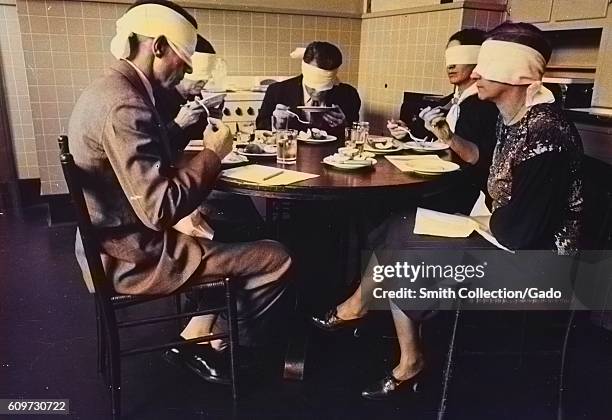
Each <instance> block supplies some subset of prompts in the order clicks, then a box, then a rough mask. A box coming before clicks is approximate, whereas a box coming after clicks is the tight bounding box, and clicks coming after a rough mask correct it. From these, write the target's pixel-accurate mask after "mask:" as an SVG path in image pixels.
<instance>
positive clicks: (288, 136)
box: [276, 130, 298, 165]
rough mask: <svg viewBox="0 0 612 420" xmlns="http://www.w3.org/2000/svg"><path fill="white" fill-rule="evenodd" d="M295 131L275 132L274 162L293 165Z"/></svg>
mask: <svg viewBox="0 0 612 420" xmlns="http://www.w3.org/2000/svg"><path fill="white" fill-rule="evenodd" d="M297 134H298V132H297V130H278V131H277V132H276V162H277V163H282V164H289V165H290V164H294V163H295V162H296V161H297Z"/></svg>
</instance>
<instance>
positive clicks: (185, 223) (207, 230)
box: [172, 209, 215, 239]
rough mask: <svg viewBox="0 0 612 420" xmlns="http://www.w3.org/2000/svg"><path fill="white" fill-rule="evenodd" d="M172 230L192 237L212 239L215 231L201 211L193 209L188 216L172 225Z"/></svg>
mask: <svg viewBox="0 0 612 420" xmlns="http://www.w3.org/2000/svg"><path fill="white" fill-rule="evenodd" d="M172 228H173V229H174V230H177V231H179V232H181V233H184V234H185V235H189V236H193V237H194V238H205V239H212V238H213V237H214V236H215V231H214V230H213V228H212V227H210V225H209V224H208V223H206V220H204V217H202V213H200V212H199V211H198V209H195V210H194V211H193V212H192V213H191V214H189V215H188V216H185V217H183V218H182V219H181V220H179V222H178V223H177V224H176V225H174V226H172Z"/></svg>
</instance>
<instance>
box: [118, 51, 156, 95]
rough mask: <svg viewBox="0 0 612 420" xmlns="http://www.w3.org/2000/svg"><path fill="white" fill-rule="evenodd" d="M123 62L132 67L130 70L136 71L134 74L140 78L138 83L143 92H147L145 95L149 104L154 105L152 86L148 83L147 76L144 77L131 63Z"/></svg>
mask: <svg viewBox="0 0 612 420" xmlns="http://www.w3.org/2000/svg"><path fill="white" fill-rule="evenodd" d="M123 61H125V62H126V63H128V64H129V65H130V66H132V68H133V69H134V70H136V74H138V77H140V81H141V82H142V84H143V85H144V87H145V90H146V91H147V94H148V95H149V98H150V99H151V103H152V104H153V105H155V96H153V86H152V85H151V82H150V81H149V79H148V78H147V76H145V74H144V73H143V72H142V70H140V69H139V68H138V67H136V65H135V64H134V63H132V62H131V61H129V60H123Z"/></svg>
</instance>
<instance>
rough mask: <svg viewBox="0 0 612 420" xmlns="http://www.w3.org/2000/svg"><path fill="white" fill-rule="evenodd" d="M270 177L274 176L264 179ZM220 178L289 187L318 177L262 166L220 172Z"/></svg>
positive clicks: (249, 166)
mask: <svg viewBox="0 0 612 420" xmlns="http://www.w3.org/2000/svg"><path fill="white" fill-rule="evenodd" d="M281 171H282V172H281ZM277 174H278V175H277ZM271 175H275V176H273V177H271V178H269V179H265V178H267V177H270V176H271ZM221 176H224V177H226V178H233V179H238V180H241V181H246V182H252V183H254V184H260V185H289V184H294V183H296V182H300V181H304V180H307V179H311V178H316V177H318V176H319V175H316V174H309V173H306V172H299V171H292V170H289V169H281V168H274V167H271V166H264V165H246V166H241V167H239V168H232V169H226V170H224V171H222V172H221Z"/></svg>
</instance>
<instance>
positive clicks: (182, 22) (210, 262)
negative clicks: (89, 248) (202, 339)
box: [69, 0, 291, 383]
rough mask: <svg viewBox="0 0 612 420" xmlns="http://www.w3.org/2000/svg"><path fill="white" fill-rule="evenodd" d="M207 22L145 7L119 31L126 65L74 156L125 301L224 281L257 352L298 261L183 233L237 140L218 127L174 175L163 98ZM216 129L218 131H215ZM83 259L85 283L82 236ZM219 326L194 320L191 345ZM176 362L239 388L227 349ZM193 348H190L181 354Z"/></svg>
mask: <svg viewBox="0 0 612 420" xmlns="http://www.w3.org/2000/svg"><path fill="white" fill-rule="evenodd" d="M195 45H196V22H195V19H194V18H193V17H192V16H191V15H189V14H188V13H187V12H186V11H185V10H184V9H182V8H180V7H179V6H177V5H175V4H174V3H171V2H169V1H161V0H158V1H156V2H154V3H152V2H138V4H137V5H135V6H134V7H133V8H131V9H130V10H129V11H128V12H126V14H125V15H123V16H122V17H121V18H120V19H119V20H118V21H117V34H116V36H115V37H114V38H113V40H112V42H111V52H112V53H113V55H114V56H115V57H116V58H117V59H118V61H117V62H116V63H114V64H113V65H112V66H111V68H110V70H109V71H108V73H107V74H106V75H105V76H104V77H102V78H100V79H98V80H96V81H94V82H93V83H92V85H91V86H89V87H88V88H87V89H85V90H84V91H83V93H82V95H81V97H80V98H79V100H78V101H77V103H76V105H75V108H74V111H73V113H72V116H71V118H70V123H69V136H70V139H71V150H72V153H73V155H74V159H75V163H76V164H77V166H78V167H79V168H80V170H81V171H82V173H83V178H82V183H83V189H84V192H85V200H86V202H87V207H88V210H89V213H90V215H91V220H92V224H93V226H94V229H95V234H96V236H97V238H98V240H99V242H100V249H101V258H102V262H103V264H104V269H105V271H106V276H107V277H108V279H109V280H110V281H112V283H113V286H114V289H115V291H116V292H117V293H126V294H161V295H163V294H169V293H172V292H174V291H176V290H177V289H179V288H181V287H183V286H187V285H189V284H193V283H199V282H206V281H210V280H214V279H219V278H221V277H230V278H232V279H233V280H235V281H239V282H240V285H239V287H238V293H237V294H238V300H239V302H238V322H239V328H240V335H241V339H242V342H241V344H246V345H249V344H254V343H256V338H255V337H254V336H253V335H252V334H249V333H250V331H251V330H250V329H245V328H244V327H245V326H246V325H248V326H249V327H252V328H255V327H257V328H258V329H261V328H262V326H263V321H264V320H269V319H270V317H269V316H268V317H265V316H264V315H266V312H267V311H268V310H269V309H270V308H271V307H272V306H273V305H274V303H275V302H277V301H278V300H279V298H280V297H281V296H282V295H283V293H284V291H285V289H286V285H287V282H286V273H287V271H288V269H289V266H290V265H291V258H290V257H289V255H288V254H287V252H286V251H285V249H284V247H283V246H282V245H280V244H279V243H277V242H273V241H258V242H253V243H240V244H231V245H230V244H222V243H218V242H215V241H212V240H207V239H202V238H194V237H191V236H188V235H184V234H182V233H180V232H178V231H176V230H174V229H172V226H173V225H174V224H175V223H176V222H177V221H178V220H180V219H181V218H183V217H185V216H186V215H188V214H189V213H191V212H192V211H194V210H195V209H196V207H197V206H198V205H199V204H200V203H201V202H202V201H203V200H204V199H205V198H206V195H207V194H208V192H209V191H210V189H211V188H212V186H213V184H214V183H215V181H216V179H217V176H218V174H219V169H220V166H221V159H222V158H223V157H224V156H225V155H226V154H228V153H229V152H230V150H231V147H232V141H231V135H230V131H229V129H228V128H227V126H225V125H224V124H223V123H221V121H219V120H216V119H211V120H210V124H209V126H208V127H207V129H206V132H205V133H204V145H205V149H204V150H202V151H201V152H200V153H198V154H197V155H195V156H194V157H192V158H191V159H190V160H189V161H188V162H187V163H185V165H183V166H182V167H181V168H179V169H175V168H173V167H172V166H171V154H170V150H168V147H167V145H168V144H169V139H168V134H167V132H166V128H165V124H163V121H162V120H161V119H160V117H159V114H158V112H157V110H156V108H155V98H154V95H153V92H154V91H155V90H156V89H160V88H165V89H169V88H172V87H173V86H174V85H176V84H177V83H179V82H180V80H181V79H182V78H183V75H184V73H185V72H189V71H191V56H192V54H193V52H194V50H195ZM213 126H214V127H215V129H216V131H213ZM76 254H77V260H78V261H79V264H80V265H81V267H82V268H84V269H83V274H84V277H85V280H86V282H88V281H89V282H88V284H89V285H90V284H91V282H90V281H91V279H89V278H88V277H89V276H88V272H87V270H86V269H85V267H86V261H85V256H84V254H83V247H82V244H81V241H80V239H79V236H78V235H77V243H76ZM214 321H215V319H214V318H213V317H210V316H203V317H197V318H193V319H192V320H191V321H190V322H189V324H188V326H187V328H186V329H185V330H184V331H183V333H182V336H183V338H185V339H189V338H193V337H196V336H200V335H206V334H209V333H212V332H215V331H218V329H217V328H218V327H217V326H216V325H215V322H214ZM191 347H192V348H191V349H186V350H185V351H183V350H181V351H180V352H178V353H176V352H174V353H173V354H174V357H175V361H176V358H177V357H178V358H180V362H181V363H187V364H189V366H190V367H191V368H192V369H193V370H196V371H198V372H200V376H201V377H202V378H204V379H206V380H209V381H212V382H217V383H219V382H221V383H228V382H229V381H228V376H227V372H223V370H222V369H219V366H215V365H214V364H213V363H211V362H208V363H207V360H216V361H222V362H224V361H225V359H224V358H222V357H219V356H220V354H219V352H217V351H216V350H215V349H222V348H223V347H224V346H223V343H222V342H219V341H215V342H212V343H211V345H198V346H191ZM182 349H184V348H182Z"/></svg>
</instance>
